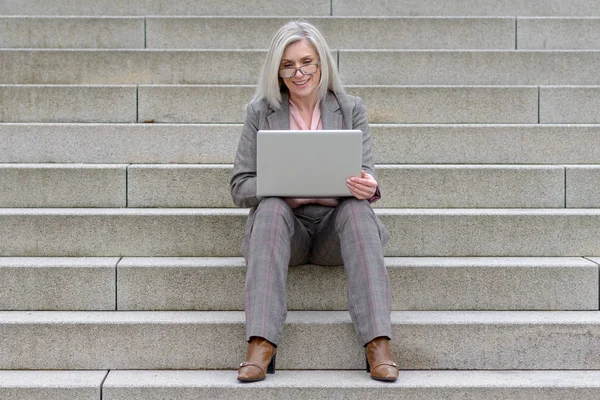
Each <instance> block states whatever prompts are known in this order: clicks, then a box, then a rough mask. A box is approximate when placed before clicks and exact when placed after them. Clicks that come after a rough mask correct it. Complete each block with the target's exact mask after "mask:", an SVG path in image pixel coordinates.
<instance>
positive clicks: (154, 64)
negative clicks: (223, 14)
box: [0, 49, 266, 85]
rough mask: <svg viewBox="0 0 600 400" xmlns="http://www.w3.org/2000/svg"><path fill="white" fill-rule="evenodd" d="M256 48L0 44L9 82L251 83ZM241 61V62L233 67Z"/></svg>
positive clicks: (260, 56)
mask: <svg viewBox="0 0 600 400" xmlns="http://www.w3.org/2000/svg"><path fill="white" fill-rule="evenodd" d="M265 55H266V53H265V52H264V51H256V50H244V51H239V50H198V51H196V50H194V51H192V50H184V51H178V50H31V49H27V50H14V49H11V50H0V67H2V70H3V71H4V72H3V73H2V74H1V75H0V81H1V82H2V83H9V84H91V85H119V84H195V83H202V84H232V85H237V84H255V83H256V81H257V79H258V78H257V76H258V75H257V74H258V72H257V71H259V70H260V67H261V65H262V63H263V61H264V58H265ZM240 65H244V68H239V66H240Z"/></svg>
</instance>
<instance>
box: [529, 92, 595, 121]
mask: <svg viewBox="0 0 600 400" xmlns="http://www.w3.org/2000/svg"><path fill="white" fill-rule="evenodd" d="M598 108H600V86H562V87H561V86H542V87H540V122H541V123H549V124H565V123H567V124H595V123H599V122H600V114H599V113H598Z"/></svg>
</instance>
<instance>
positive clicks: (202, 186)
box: [127, 164, 235, 207]
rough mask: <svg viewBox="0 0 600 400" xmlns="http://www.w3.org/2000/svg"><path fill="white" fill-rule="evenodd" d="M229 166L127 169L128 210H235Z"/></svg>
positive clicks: (139, 167)
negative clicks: (147, 208) (155, 208)
mask: <svg viewBox="0 0 600 400" xmlns="http://www.w3.org/2000/svg"><path fill="white" fill-rule="evenodd" d="M231 170H232V166H231V165H230V164H226V165H218V164H202V165H182V164H176V165H173V164H170V165H156V164H155V165H139V164H134V165H130V166H129V167H128V168H127V199H128V206H129V207H235V205H234V204H233V201H232V200H231V194H230V193H229V180H230V179H231Z"/></svg>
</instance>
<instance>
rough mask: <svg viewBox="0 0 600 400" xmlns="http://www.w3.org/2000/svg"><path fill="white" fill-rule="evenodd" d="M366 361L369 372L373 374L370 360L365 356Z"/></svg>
mask: <svg viewBox="0 0 600 400" xmlns="http://www.w3.org/2000/svg"><path fill="white" fill-rule="evenodd" d="M365 361H366V362H367V372H371V366H370V365H369V359H368V358H367V356H365Z"/></svg>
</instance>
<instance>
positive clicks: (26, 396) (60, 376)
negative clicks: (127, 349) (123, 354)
mask: <svg viewBox="0 0 600 400" xmlns="http://www.w3.org/2000/svg"><path fill="white" fill-rule="evenodd" d="M107 375H108V371H0V397H1V398H2V399H4V400H98V399H101V398H102V385H103V383H104V380H105V379H106V377H107Z"/></svg>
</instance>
